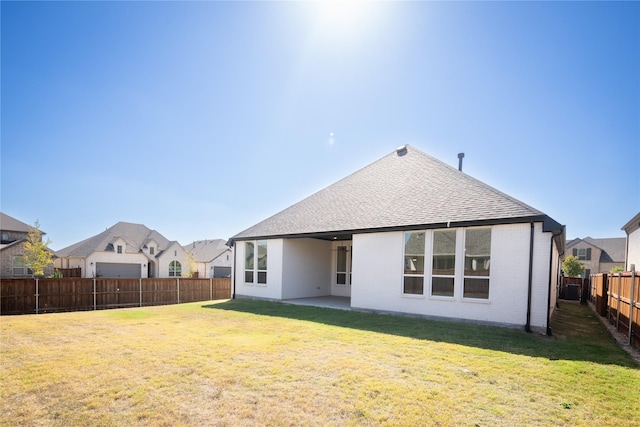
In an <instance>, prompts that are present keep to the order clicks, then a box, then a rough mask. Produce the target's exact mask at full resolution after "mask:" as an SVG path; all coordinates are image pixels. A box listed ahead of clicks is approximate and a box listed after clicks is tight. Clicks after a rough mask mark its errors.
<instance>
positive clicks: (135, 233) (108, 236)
mask: <svg viewBox="0 0 640 427" xmlns="http://www.w3.org/2000/svg"><path fill="white" fill-rule="evenodd" d="M117 238H122V239H123V240H125V241H126V242H127V245H130V246H131V248H129V247H127V251H128V252H130V251H132V250H133V252H138V251H139V250H140V249H142V247H143V246H144V244H145V243H147V242H148V241H149V240H151V239H153V240H155V241H156V242H157V243H158V252H160V251H162V250H164V249H166V248H167V247H168V246H169V245H170V244H171V242H170V241H169V240H168V239H167V238H165V237H164V236H163V235H161V234H160V233H158V232H157V231H155V230H151V229H149V228H147V227H146V226H144V225H142V224H132V223H129V222H119V223H117V224H116V225H114V226H112V227H110V228H107V229H106V230H105V231H103V232H102V233H100V234H96V235H95V236H93V237H89V238H88V239H85V240H82V241H81V242H78V243H75V244H73V245H71V246H67V247H66V248H63V249H60V250H59V251H57V252H56V255H57V256H58V257H61V258H63V257H86V256H88V255H90V254H92V253H93V252H103V251H105V250H106V248H107V246H108V245H109V244H110V243H113V242H114V241H115V240H117ZM134 248H137V250H135V249H134Z"/></svg>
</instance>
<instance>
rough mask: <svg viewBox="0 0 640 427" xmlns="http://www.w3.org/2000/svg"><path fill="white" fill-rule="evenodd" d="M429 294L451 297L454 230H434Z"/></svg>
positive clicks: (454, 272)
mask: <svg viewBox="0 0 640 427" xmlns="http://www.w3.org/2000/svg"><path fill="white" fill-rule="evenodd" d="M432 248H433V250H432V254H433V255H432V264H431V296H438V297H453V293H454V284H455V275H456V230H451V229H447V230H434V232H433V246H432Z"/></svg>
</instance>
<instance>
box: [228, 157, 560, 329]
mask: <svg viewBox="0 0 640 427" xmlns="http://www.w3.org/2000/svg"><path fill="white" fill-rule="evenodd" d="M564 242H565V234H564V226H562V225H560V224H559V223H557V222H556V221H554V220H553V219H551V218H549V217H548V216H547V215H545V214H544V213H542V212H540V211H538V210H536V209H534V208H532V207H530V206H528V205H526V204H524V203H522V202H520V201H518V200H516V199H514V198H513V197H511V196H508V195H506V194H504V193H501V192H500V191H498V190H496V189H494V188H492V187H490V186H488V185H486V184H484V183H482V182H480V181H478V180H476V179H474V178H471V177H470V176H468V175H466V174H464V173H462V172H460V171H458V170H457V169H455V168H453V167H451V166H449V165H447V164H445V163H443V162H441V161H439V160H437V159H435V158H433V157H431V156H429V155H427V154H424V153H422V152H421V151H419V150H417V149H415V148H413V147H411V146H404V147H400V148H398V149H397V150H396V151H394V152H392V153H391V154H388V155H387V156H385V157H383V158H381V159H380V160H378V161H376V162H374V163H372V164H371V165H369V166H367V167H365V168H363V169H361V170H359V171H357V172H355V173H354V174H352V175H349V176H347V177H346V178H344V179H342V180H340V181H338V182H336V183H334V184H333V185H330V186H329V187H327V188H325V189H323V190H321V191H319V192H317V193H315V194H313V195H311V196H310V197H308V198H306V199H304V200H302V201H301V202H299V203H296V204H294V205H293V206H291V207H289V208H287V209H285V210H284V211H282V212H280V213H278V214H276V215H274V216H272V217H270V218H268V219H266V220H264V221H262V222H260V223H258V224H256V225H254V226H253V227H251V228H249V229H247V230H245V231H243V232H241V233H239V234H237V235H235V236H234V237H233V238H232V239H231V243H232V244H233V245H234V250H235V259H236V261H235V266H234V282H233V286H234V296H235V297H239V298H262V299H271V300H288V299H297V298H310V297H322V296H341V297H347V298H349V301H350V307H351V308H352V309H356V310H365V311H375V312H396V313H408V314H412V315H419V316H426V317H436V318H452V319H464V320H468V321H474V322H479V323H491V324H499V325H509V326H523V327H525V329H526V330H528V331H530V330H538V331H543V332H544V331H546V332H547V333H549V332H550V329H548V325H549V319H550V316H551V314H552V312H553V310H554V307H555V303H556V298H557V294H558V282H559V277H560V256H561V255H562V254H563V252H564Z"/></svg>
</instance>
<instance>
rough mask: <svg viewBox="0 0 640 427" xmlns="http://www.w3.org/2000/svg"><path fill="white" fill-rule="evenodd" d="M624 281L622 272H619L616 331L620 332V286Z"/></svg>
mask: <svg viewBox="0 0 640 427" xmlns="http://www.w3.org/2000/svg"><path fill="white" fill-rule="evenodd" d="M621 283H622V273H618V307H617V309H616V331H617V332H619V331H620V328H619V325H620V286H621Z"/></svg>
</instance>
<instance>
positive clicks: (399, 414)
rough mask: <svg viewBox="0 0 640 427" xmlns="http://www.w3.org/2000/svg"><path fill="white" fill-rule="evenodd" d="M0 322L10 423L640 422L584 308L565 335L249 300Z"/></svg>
mask: <svg viewBox="0 0 640 427" xmlns="http://www.w3.org/2000/svg"><path fill="white" fill-rule="evenodd" d="M0 322H1V323H0V332H1V334H0V339H1V341H0V356H1V365H0V374H1V378H2V381H1V384H0V425H32V426H38V425H47V426H49V425H53V426H56V425H60V426H63V425H64V426H74V425H82V426H85V425H92V426H93V425H96V426H111V425H113V426H120V425H149V426H164V425H166V426H174V425H185V426H187V425H215V426H225V425H228V426H242V425H277V426H285V425H347V426H348V425H353V426H356V425H357V426H361V425H412V426H414V425H434V426H437V425H440V426H450V425H463V426H464V425H469V426H496V425H497V426H500V425H504V426H507V425H508V426H514V425H519V426H525V425H526V426H548V425H554V426H561V425H567V426H569V425H571V426H574V425H584V426H590V425H600V426H608V425H610V426H635V425H638V424H639V422H640V367H639V366H638V365H637V364H636V363H635V362H634V361H633V360H632V359H631V357H630V356H629V355H627V354H626V353H625V352H624V351H622V350H621V349H619V348H618V347H617V346H616V345H615V343H614V341H613V340H612V338H611V337H610V336H609V335H608V333H607V332H606V331H605V330H604V328H603V327H602V326H601V325H600V323H599V321H598V319H597V318H596V315H595V314H594V313H592V312H591V311H589V309H588V308H587V307H585V306H581V305H579V304H573V303H562V305H561V308H560V309H559V310H558V311H557V315H556V316H555V318H554V323H553V325H552V326H553V330H554V337H552V338H549V337H544V336H540V335H535V334H526V333H524V332H522V331H519V330H511V329H503V328H494V327H488V326H478V325H471V324H462V323H449V322H438V321H428V320H422V319H415V318H407V317H399V316H398V317H397V316H388V315H375V314H367V313H355V312H348V311H339V310H330V309H322V308H313V307H301V306H290V305H284V304H279V303H271V302H264V301H246V300H234V301H219V302H207V303H204V304H203V303H191V304H182V305H174V306H162V307H149V308H142V309H126V310H108V311H97V312H78V313H59V314H46V315H31V316H4V317H2V318H0Z"/></svg>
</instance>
